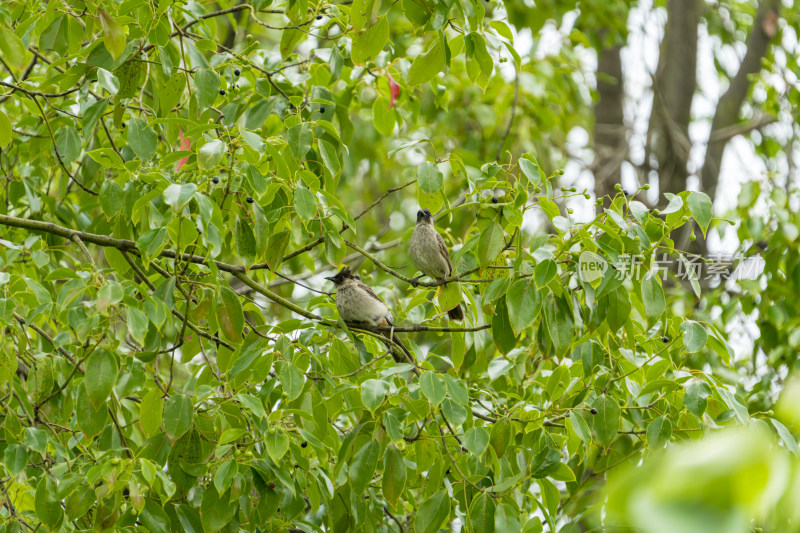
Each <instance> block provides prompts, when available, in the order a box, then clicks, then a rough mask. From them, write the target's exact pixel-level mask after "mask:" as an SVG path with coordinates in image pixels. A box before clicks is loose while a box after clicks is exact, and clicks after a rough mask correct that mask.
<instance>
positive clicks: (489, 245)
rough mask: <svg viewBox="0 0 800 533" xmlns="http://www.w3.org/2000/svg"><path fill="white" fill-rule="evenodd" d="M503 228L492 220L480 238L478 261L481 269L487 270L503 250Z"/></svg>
mask: <svg viewBox="0 0 800 533" xmlns="http://www.w3.org/2000/svg"><path fill="white" fill-rule="evenodd" d="M504 246H505V243H504V242H503V228H502V226H500V224H499V223H497V222H491V223H490V224H489V225H488V226H486V228H485V229H484V230H483V232H482V233H481V236H480V237H479V238H478V263H479V264H480V267H481V270H486V269H487V268H488V266H489V265H491V264H492V263H493V262H494V260H495V259H497V256H498V255H500V252H501V251H502V250H503V247H504Z"/></svg>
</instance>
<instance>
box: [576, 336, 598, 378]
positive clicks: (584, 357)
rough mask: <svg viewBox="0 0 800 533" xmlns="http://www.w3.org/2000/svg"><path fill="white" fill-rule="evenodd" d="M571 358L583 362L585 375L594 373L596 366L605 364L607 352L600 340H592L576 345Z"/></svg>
mask: <svg viewBox="0 0 800 533" xmlns="http://www.w3.org/2000/svg"><path fill="white" fill-rule="evenodd" d="M571 359H572V360H573V361H578V360H580V361H581V363H582V364H583V375H584V376H590V375H592V374H594V369H595V367H597V366H599V365H602V364H603V361H604V360H605V353H604V352H603V347H602V345H601V344H600V343H599V342H597V341H596V340H590V341H586V342H583V343H581V344H579V345H578V346H576V347H575V350H574V351H573V353H572V358H571Z"/></svg>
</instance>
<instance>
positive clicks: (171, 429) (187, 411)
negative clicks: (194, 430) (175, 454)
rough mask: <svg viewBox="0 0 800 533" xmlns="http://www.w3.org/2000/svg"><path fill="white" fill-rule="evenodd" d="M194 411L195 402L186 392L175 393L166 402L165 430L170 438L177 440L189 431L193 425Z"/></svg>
mask: <svg viewBox="0 0 800 533" xmlns="http://www.w3.org/2000/svg"><path fill="white" fill-rule="evenodd" d="M193 413H194V403H193V402H192V399H191V398H190V397H189V396H187V395H185V394H173V395H172V396H170V397H169V399H168V400H167V402H166V403H165V404H164V415H163V420H164V431H166V433H167V435H168V436H169V438H170V440H172V441H175V440H176V439H177V438H178V437H180V436H182V435H183V434H184V433H186V432H187V431H189V428H190V427H192V418H193Z"/></svg>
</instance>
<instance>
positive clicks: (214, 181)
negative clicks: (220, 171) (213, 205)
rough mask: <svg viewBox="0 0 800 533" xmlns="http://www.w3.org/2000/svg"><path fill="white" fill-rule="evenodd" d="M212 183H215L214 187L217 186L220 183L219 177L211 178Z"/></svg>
mask: <svg viewBox="0 0 800 533" xmlns="http://www.w3.org/2000/svg"><path fill="white" fill-rule="evenodd" d="M211 181H212V182H213V183H214V185H216V184H217V183H219V177H218V176H214V177H213V178H211Z"/></svg>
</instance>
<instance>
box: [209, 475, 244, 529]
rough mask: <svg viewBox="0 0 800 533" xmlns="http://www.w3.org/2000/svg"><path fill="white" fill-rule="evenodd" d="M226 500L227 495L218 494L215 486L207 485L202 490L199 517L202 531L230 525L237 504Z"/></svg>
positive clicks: (227, 498)
mask: <svg viewBox="0 0 800 533" xmlns="http://www.w3.org/2000/svg"><path fill="white" fill-rule="evenodd" d="M228 500H229V496H228V495H227V494H222V495H220V494H218V493H217V489H216V487H215V486H209V487H207V488H206V489H205V491H203V502H202V504H201V507H200V509H201V512H200V517H201V520H202V525H203V531H204V532H206V533H213V532H214V531H219V530H221V529H222V528H224V527H225V526H228V525H230V523H231V521H232V520H233V516H234V515H235V514H236V511H237V510H238V506H237V505H231V503H229V501H228Z"/></svg>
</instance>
